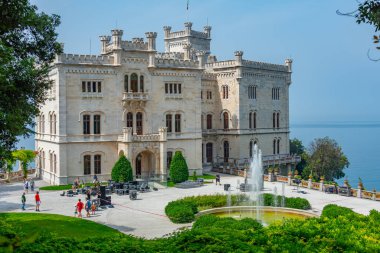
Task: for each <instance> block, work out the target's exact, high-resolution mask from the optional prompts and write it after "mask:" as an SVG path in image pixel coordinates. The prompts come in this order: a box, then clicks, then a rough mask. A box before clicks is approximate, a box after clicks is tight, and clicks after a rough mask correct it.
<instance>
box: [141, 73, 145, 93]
mask: <svg viewBox="0 0 380 253" xmlns="http://www.w3.org/2000/svg"><path fill="white" fill-rule="evenodd" d="M140 92H144V76H140Z"/></svg>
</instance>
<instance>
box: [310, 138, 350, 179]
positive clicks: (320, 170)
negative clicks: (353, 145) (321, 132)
mask: <svg viewBox="0 0 380 253" xmlns="http://www.w3.org/2000/svg"><path fill="white" fill-rule="evenodd" d="M349 164H350V163H349V161H348V159H347V157H346V156H345V155H344V153H343V151H342V148H341V147H340V146H339V145H338V143H337V142H336V141H335V140H333V139H330V138H329V137H325V138H318V139H315V140H314V141H313V142H312V143H311V144H310V147H309V149H308V156H307V166H306V168H305V169H304V171H303V176H304V177H308V176H309V175H310V174H312V173H313V175H316V176H317V177H318V178H320V177H321V176H324V177H325V179H326V180H328V181H333V180H334V179H339V178H342V177H344V176H345V174H344V172H343V170H344V169H345V168H347V167H348V166H349Z"/></svg>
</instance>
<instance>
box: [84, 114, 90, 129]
mask: <svg viewBox="0 0 380 253" xmlns="http://www.w3.org/2000/svg"><path fill="white" fill-rule="evenodd" d="M83 134H90V115H88V114H84V115H83Z"/></svg>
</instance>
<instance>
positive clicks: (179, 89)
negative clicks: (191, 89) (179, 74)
mask: <svg viewBox="0 0 380 253" xmlns="http://www.w3.org/2000/svg"><path fill="white" fill-rule="evenodd" d="M178 93H179V94H181V93H182V90H181V84H180V83H179V84H178Z"/></svg>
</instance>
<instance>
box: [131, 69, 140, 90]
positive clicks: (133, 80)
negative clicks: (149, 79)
mask: <svg viewBox="0 0 380 253" xmlns="http://www.w3.org/2000/svg"><path fill="white" fill-rule="evenodd" d="M137 82H138V76H137V74H136V73H133V74H132V75H131V91H132V92H138V91H139V89H138V83H137Z"/></svg>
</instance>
